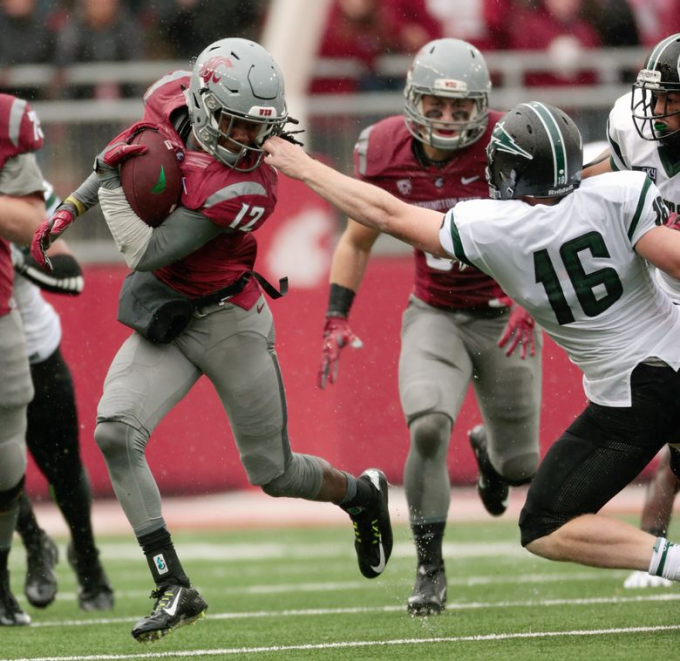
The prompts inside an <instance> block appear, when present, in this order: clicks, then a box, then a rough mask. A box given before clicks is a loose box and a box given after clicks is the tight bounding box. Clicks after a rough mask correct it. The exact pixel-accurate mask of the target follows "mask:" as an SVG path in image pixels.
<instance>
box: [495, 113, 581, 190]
mask: <svg viewBox="0 0 680 661" xmlns="http://www.w3.org/2000/svg"><path fill="white" fill-rule="evenodd" d="M486 155H487V160H488V165H487V169H486V179H487V181H488V182H489V193H490V195H491V197H492V198H493V199H496V200H514V199H516V198H518V197H539V198H544V197H562V196H564V195H568V194H569V193H571V192H573V191H574V190H575V189H576V188H578V187H579V185H580V183H581V168H582V164H583V140H582V138H581V132H580V131H579V130H578V127H577V126H576V124H575V123H574V121H573V120H572V119H571V118H570V117H569V116H568V115H567V114H566V113H564V112H562V111H561V110H560V109H559V108H555V107H553V106H549V105H548V104H546V103H540V102H538V101H530V102H528V103H520V104H519V105H517V106H515V107H514V108H512V110H510V111H509V112H508V113H507V114H505V115H504V116H503V117H502V118H501V119H500V121H499V122H498V123H497V124H496V126H495V127H494V130H493V133H492V134H491V140H490V141H489V144H488V146H487V148H486Z"/></svg>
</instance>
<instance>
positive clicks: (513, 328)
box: [498, 303, 536, 360]
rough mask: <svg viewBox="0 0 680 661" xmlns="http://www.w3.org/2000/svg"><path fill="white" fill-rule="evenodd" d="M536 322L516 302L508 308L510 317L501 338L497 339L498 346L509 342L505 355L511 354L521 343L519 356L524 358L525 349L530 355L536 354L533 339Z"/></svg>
mask: <svg viewBox="0 0 680 661" xmlns="http://www.w3.org/2000/svg"><path fill="white" fill-rule="evenodd" d="M535 326H536V322H535V321H534V318H533V317H532V316H531V315H530V314H529V313H528V312H527V311H526V310H525V309H524V308H523V307H521V306H519V305H517V304H516V303H515V304H514V305H513V306H512V308H511V309H510V317H509V318H508V323H507V324H506V325H505V328H504V329H503V334H502V335H501V339H500V340H498V346H499V347H501V349H502V348H503V347H505V345H506V344H508V342H509V343H510V344H509V346H508V348H507V350H506V352H505V355H506V356H511V355H512V354H513V352H514V351H515V349H516V348H517V347H518V346H519V345H520V344H521V345H522V353H521V355H520V358H521V359H522V360H524V359H525V358H526V357H527V349H528V351H529V355H530V356H535V355H536V343H535V339H534V327H535Z"/></svg>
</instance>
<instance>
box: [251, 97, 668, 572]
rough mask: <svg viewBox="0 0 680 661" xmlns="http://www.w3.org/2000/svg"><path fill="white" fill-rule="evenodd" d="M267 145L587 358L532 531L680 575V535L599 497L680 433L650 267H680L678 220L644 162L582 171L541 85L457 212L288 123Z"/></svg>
mask: <svg viewBox="0 0 680 661" xmlns="http://www.w3.org/2000/svg"><path fill="white" fill-rule="evenodd" d="M264 149H265V151H266V152H267V156H266V158H265V161H266V162H267V163H269V164H270V165H272V166H273V167H275V168H277V170H279V171H280V172H282V173H284V174H286V175H288V176H290V177H293V178H295V179H299V180H301V181H302V182H304V183H305V185H307V186H308V187H309V188H310V189H311V190H313V191H314V192H316V193H317V194H319V195H320V196H321V197H323V198H324V199H325V200H327V201H328V202H330V203H331V204H333V205H335V206H336V207H337V208H338V209H340V210H341V211H342V212H343V213H346V214H347V215H349V216H350V217H351V218H354V219H355V220H356V221H357V222H360V223H362V224H365V225H366V226H368V227H372V228H374V229H378V230H380V231H382V232H386V233H388V234H391V235H392V236H395V237H397V238H399V239H400V240H402V241H405V242H406V243H408V244H410V245H412V246H414V247H416V248H419V249H420V250H425V251H427V252H430V253H432V254H435V255H439V256H441V257H447V256H448V257H449V258H450V259H455V260H456V261H460V262H462V263H464V264H469V265H474V266H477V267H478V268H480V269H482V270H484V272H485V273H487V274H488V275H490V276H492V277H494V278H495V279H496V281H497V282H498V283H499V284H500V285H501V286H502V287H503V289H504V291H505V292H506V293H507V294H508V295H509V296H511V297H512V298H513V300H515V301H517V302H518V303H520V304H521V305H523V306H524V307H526V309H527V311H528V312H530V313H531V314H532V316H533V317H534V318H535V319H536V321H537V322H538V323H539V324H540V325H541V327H542V328H543V329H544V330H545V332H546V333H548V334H549V335H550V336H551V337H552V339H553V340H554V341H555V342H556V343H557V344H558V345H559V346H561V347H562V348H563V349H564V350H565V351H566V352H567V354H568V356H569V358H570V359H571V360H572V362H574V363H575V364H576V365H577V366H578V367H579V368H580V370H581V371H582V373H583V388H584V392H585V395H586V397H587V398H588V400H589V401H588V404H587V406H586V408H585V409H584V411H583V412H582V413H581V414H580V415H579V416H578V417H577V418H576V420H574V422H572V423H571V425H570V426H569V427H568V428H567V429H566V430H565V431H564V433H563V434H562V436H561V437H560V438H559V439H558V440H557V441H556V442H555V443H554V444H553V445H552V446H551V447H550V449H549V450H548V452H547V454H546V455H545V457H544V458H543V460H542V462H541V464H540V466H539V467H538V470H537V472H536V475H535V476H534V478H533V480H532V481H531V485H530V487H529V490H528V493H527V498H526V502H525V505H524V508H523V509H522V512H521V514H520V518H519V527H520V532H521V542H522V545H523V546H524V547H525V548H526V549H527V550H528V551H530V552H531V553H533V554H535V555H538V556H540V557H543V558H546V559H549V560H554V561H562V562H564V561H570V562H577V563H580V564H583V565H588V566H593V567H603V568H604V567H607V568H612V569H632V570H638V571H645V570H646V571H648V572H649V573H650V574H652V575H655V576H662V577H663V578H667V579H669V580H673V581H676V582H677V581H680V544H676V543H673V542H671V541H670V540H668V539H666V538H665V537H664V536H658V537H655V536H654V535H652V534H649V533H648V532H645V531H643V530H640V529H638V528H636V527H635V526H632V525H630V524H629V523H626V522H625V521H621V520H620V519H616V518H611V517H607V516H604V515H602V514H600V513H599V512H600V510H601V508H602V507H604V505H605V504H607V503H608V502H609V501H610V500H611V499H612V498H614V496H616V495H617V494H618V493H619V492H620V491H621V490H622V489H624V488H625V487H626V486H627V485H628V484H630V483H631V482H632V481H633V480H634V479H635V478H636V477H637V475H638V474H639V473H640V471H641V470H642V469H643V468H644V467H645V466H646V465H647V464H648V463H649V462H650V461H651V460H652V459H653V458H654V456H655V455H656V454H657V452H658V451H659V450H660V449H661V448H662V447H663V445H664V444H666V443H667V442H671V443H674V444H677V443H680V438H679V434H680V431H679V430H680V407H678V405H677V403H678V400H679V399H680V339H679V338H680V309H679V308H678V306H675V305H673V303H672V302H671V300H670V299H669V297H668V296H666V295H665V294H664V293H663V291H662V290H661V289H660V287H659V285H658V283H657V282H656V281H655V280H654V279H653V278H652V277H650V273H649V264H650V263H651V264H654V265H655V266H656V267H657V268H659V269H662V270H663V271H664V272H666V273H668V274H669V275H671V276H672V277H674V278H679V277H680V234H678V232H675V231H672V230H670V229H669V228H667V227H663V226H661V225H663V224H664V222H665V221H666V220H667V217H668V212H667V210H666V207H665V204H664V201H663V199H662V197H661V193H660V191H659V189H658V188H657V187H656V186H655V185H654V184H653V183H652V181H651V180H650V179H649V178H648V177H647V176H646V175H645V173H643V172H611V173H607V174H603V175H601V176H599V177H590V178H588V179H586V180H585V181H583V182H581V170H582V167H583V160H582V159H583V142H582V138H581V134H580V132H579V130H578V127H577V126H576V124H574V122H573V121H572V120H571V119H570V118H569V117H568V116H567V115H566V114H565V113H564V112H562V111H561V110H559V109H557V108H553V107H551V106H548V105H547V104H544V103H540V102H537V101H531V102H528V103H521V104H519V105H517V106H515V107H514V108H512V109H511V110H510V111H509V112H508V113H506V115H504V116H503V117H502V118H501V120H499V121H498V123H497V124H496V126H495V128H494V130H493V133H492V136H491V141H490V142H489V145H488V147H487V157H488V166H487V169H486V173H487V180H488V182H489V192H490V194H491V198H492V199H487V200H468V201H463V202H459V203H458V204H456V206H455V207H454V208H453V209H451V210H449V211H448V212H447V213H446V214H441V213H438V212H436V211H433V210H431V209H424V208H419V207H417V206H415V205H411V204H405V203H404V202H402V201H401V200H399V199H397V198H396V197H394V196H392V195H390V194H389V193H387V192H385V191H383V190H381V189H379V188H377V187H376V186H371V185H369V184H366V183H364V182H361V181H356V180H355V179H352V178H351V177H347V176H345V175H343V174H340V173H339V172H336V171H335V170H333V169H331V168H329V167H327V166H325V165H323V164H322V163H320V162H318V161H315V160H313V159H312V158H310V157H309V156H308V155H307V154H305V153H304V151H303V150H301V149H300V148H299V147H295V146H294V145H291V144H289V143H287V142H286V141H284V140H281V139H280V138H277V137H272V138H270V139H269V140H267V142H266V143H265V144H264ZM671 461H673V459H672V460H671Z"/></svg>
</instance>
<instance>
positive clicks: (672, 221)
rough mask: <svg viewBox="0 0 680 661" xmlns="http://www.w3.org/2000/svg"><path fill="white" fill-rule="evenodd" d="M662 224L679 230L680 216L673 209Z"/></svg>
mask: <svg viewBox="0 0 680 661" xmlns="http://www.w3.org/2000/svg"><path fill="white" fill-rule="evenodd" d="M664 225H666V227H669V228H670V229H672V230H679V231H680V216H678V214H677V213H676V212H675V211H673V212H672V213H670V214H668V220H667V221H666V222H665V223H664Z"/></svg>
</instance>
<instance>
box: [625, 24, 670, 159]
mask: <svg viewBox="0 0 680 661" xmlns="http://www.w3.org/2000/svg"><path fill="white" fill-rule="evenodd" d="M669 92H680V34H673V35H671V36H670V37H666V38H665V39H662V40H661V41H660V42H659V43H658V44H656V46H654V48H653V49H652V51H651V53H650V54H649V55H648V57H647V60H646V61H645V66H644V67H643V68H642V69H641V70H640V73H638V77H637V80H636V81H635V82H634V83H633V95H632V100H631V111H632V113H633V123H634V124H635V128H636V130H637V132H638V134H639V135H640V137H641V138H642V139H643V140H659V141H661V142H663V143H665V144H668V145H671V146H674V147H677V146H680V129H677V130H675V131H673V130H669V128H668V124H667V123H666V122H664V121H663V120H665V119H667V118H668V117H672V116H674V115H677V114H678V113H680V110H675V111H670V110H669V109H668V93H669ZM658 101H662V102H663V105H662V106H659V107H657V103H658ZM659 110H661V112H659Z"/></svg>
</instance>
